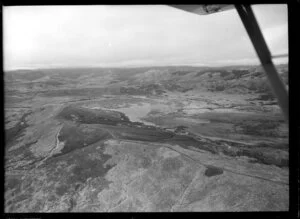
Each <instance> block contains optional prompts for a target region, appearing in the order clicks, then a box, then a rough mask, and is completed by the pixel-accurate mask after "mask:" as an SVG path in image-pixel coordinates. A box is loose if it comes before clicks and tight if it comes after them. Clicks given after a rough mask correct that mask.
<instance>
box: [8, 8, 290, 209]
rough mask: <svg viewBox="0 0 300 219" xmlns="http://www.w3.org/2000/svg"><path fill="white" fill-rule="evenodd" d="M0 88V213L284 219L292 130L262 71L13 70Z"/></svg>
mask: <svg viewBox="0 0 300 219" xmlns="http://www.w3.org/2000/svg"><path fill="white" fill-rule="evenodd" d="M149 7H150V6H149ZM172 10H173V9H172ZM174 10H175V9H174ZM178 13H179V12H178ZM180 13H183V12H180ZM224 13H227V12H224ZM228 13H229V12H228ZM192 16H196V15H192ZM220 16H221V15H220ZM57 49H58V50H59V48H57ZM148 49H149V48H148ZM27 52H28V51H27ZM216 52H217V51H216ZM29 53H30V51H29ZM276 68H277V70H278V72H279V75H280V76H281V78H282V80H283V82H284V83H285V85H286V87H287V88H288V75H289V69H288V65H287V64H277V65H276ZM4 82H5V95H4V101H5V137H6V138H5V139H6V140H5V142H6V145H5V200H4V201H5V203H4V204H5V212H140V211H143V212H144V211H146V212H149V211H155V212H160V211H173V212H181V211H287V210H288V208H289V141H288V140H289V139H288V134H289V130H288V124H287V122H286V121H285V119H284V117H283V115H282V112H281V110H280V107H279V106H278V104H277V100H276V98H275V97H274V95H273V94H272V91H271V90H270V88H269V84H268V80H267V78H266V76H265V73H264V71H263V69H262V68H261V67H260V66H259V65H254V64H244V65H227V66H219V67H216V66H214V65H211V66H210V65H207V66H201V67H199V66H198V67H197V66H188V65H185V66H184V65H180V63H179V64H178V65H172V66H171V65H160V66H158V67H157V66H155V65H154V66H148V67H72V66H69V67H61V68H58V67H57V68H53V67H52V68H35V69H34V68H32V69H28V68H27V69H25V68H24V69H22V68H19V69H18V70H6V71H5V73H4Z"/></svg>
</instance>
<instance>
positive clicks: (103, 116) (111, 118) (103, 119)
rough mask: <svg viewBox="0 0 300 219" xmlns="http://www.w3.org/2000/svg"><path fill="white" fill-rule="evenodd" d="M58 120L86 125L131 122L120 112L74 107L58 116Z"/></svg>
mask: <svg viewBox="0 0 300 219" xmlns="http://www.w3.org/2000/svg"><path fill="white" fill-rule="evenodd" d="M57 118H59V119H65V120H70V121H75V122H79V123H85V124H107V125H117V124H118V123H125V122H129V119H128V117H127V116H125V115H124V114H123V113H120V112H115V111H105V110H93V109H86V108H80V107H74V106H68V107H65V108H64V109H63V110H62V111H61V112H60V113H59V114H58V115H57Z"/></svg>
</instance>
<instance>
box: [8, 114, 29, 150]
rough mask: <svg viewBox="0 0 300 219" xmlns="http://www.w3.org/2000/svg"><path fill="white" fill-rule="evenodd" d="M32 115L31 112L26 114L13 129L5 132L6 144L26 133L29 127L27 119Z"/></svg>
mask: <svg viewBox="0 0 300 219" xmlns="http://www.w3.org/2000/svg"><path fill="white" fill-rule="evenodd" d="M29 114H31V112H27V113H24V114H23V116H22V117H21V119H20V121H19V122H18V123H17V124H16V125H15V126H14V127H12V128H10V129H7V130H5V143H6V144H7V143H9V142H11V141H13V140H16V139H17V138H18V137H19V136H20V135H21V134H22V132H23V131H24V129H25V128H27V127H28V124H27V123H26V117H27V116H28V115H29Z"/></svg>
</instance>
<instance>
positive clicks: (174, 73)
mask: <svg viewBox="0 0 300 219" xmlns="http://www.w3.org/2000/svg"><path fill="white" fill-rule="evenodd" d="M189 73H190V71H175V72H173V73H172V75H174V76H183V75H186V74H189Z"/></svg>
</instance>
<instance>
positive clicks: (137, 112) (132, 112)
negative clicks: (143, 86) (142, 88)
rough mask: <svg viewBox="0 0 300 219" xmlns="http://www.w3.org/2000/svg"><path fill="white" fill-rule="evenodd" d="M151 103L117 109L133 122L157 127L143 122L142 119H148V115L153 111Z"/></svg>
mask: <svg viewBox="0 0 300 219" xmlns="http://www.w3.org/2000/svg"><path fill="white" fill-rule="evenodd" d="M151 109H152V108H151V104H150V103H142V104H141V103H140V104H132V105H130V106H129V107H124V108H118V109H116V110H117V111H119V112H122V113H124V114H125V115H126V116H127V117H128V118H129V120H130V121H131V122H142V123H144V124H145V125H151V126H156V125H155V124H154V123H152V122H147V121H144V120H142V118H144V117H146V116H147V114H148V113H150V111H151Z"/></svg>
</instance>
